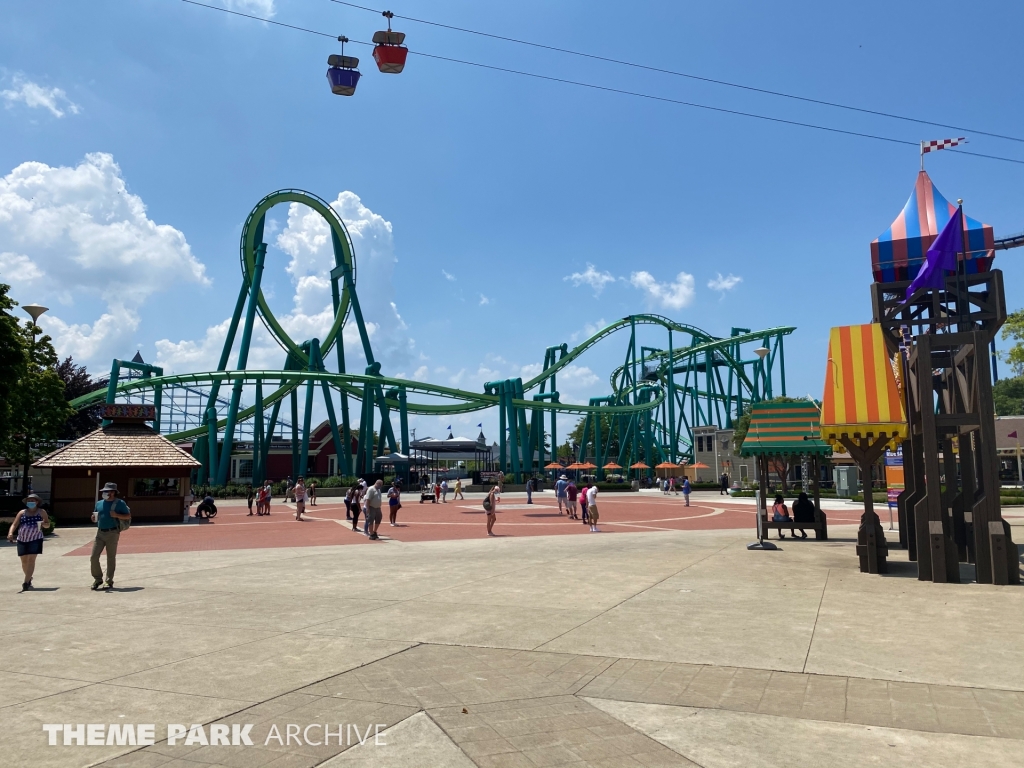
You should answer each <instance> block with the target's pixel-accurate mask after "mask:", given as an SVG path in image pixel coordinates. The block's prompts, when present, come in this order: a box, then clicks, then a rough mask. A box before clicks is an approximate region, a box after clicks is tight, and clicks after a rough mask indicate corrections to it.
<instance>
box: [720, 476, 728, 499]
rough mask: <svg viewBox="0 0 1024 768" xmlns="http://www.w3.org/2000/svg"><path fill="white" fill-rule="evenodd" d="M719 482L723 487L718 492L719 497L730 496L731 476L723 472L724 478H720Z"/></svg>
mask: <svg viewBox="0 0 1024 768" xmlns="http://www.w3.org/2000/svg"><path fill="white" fill-rule="evenodd" d="M719 482H720V483H721V485H722V487H721V489H720V490H719V491H718V495H719V496H728V495H729V475H728V474H727V473H725V472H723V473H722V476H721V477H720V478H719Z"/></svg>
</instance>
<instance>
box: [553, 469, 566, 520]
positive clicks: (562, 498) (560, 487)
mask: <svg viewBox="0 0 1024 768" xmlns="http://www.w3.org/2000/svg"><path fill="white" fill-rule="evenodd" d="M568 487H569V480H568V478H567V477H566V476H565V475H561V476H559V478H558V482H557V483H555V498H556V499H558V514H562V510H563V509H565V507H566V506H568V502H569V497H568V496H567V495H566V492H565V489H566V488H568Z"/></svg>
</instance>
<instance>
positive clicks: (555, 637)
mask: <svg viewBox="0 0 1024 768" xmlns="http://www.w3.org/2000/svg"><path fill="white" fill-rule="evenodd" d="M733 543H734V542H731V541H730V542H729V543H728V544H726V545H725V546H724V547H722V548H721V549H717V550H715V551H714V552H709V553H708V554H706V555H704V557H702V558H700V559H699V560H694V561H693V562H692V563H690V564H689V565H686V566H683V567H682V568H680V569H679V570H678V571H675V572H673V573H670V574H669V575H668V576H666V577H664V578H663V579H659V580H658V581H656V582H654V583H653V584H651V586H649V587H644V588H643V589H641V590H640V591H639V592H636V593H634V594H632V595H630V596H629V597H626V598H623V599H622V600H620V601H619V602H617V603H616V604H615V605H613V606H611V607H610V608H606V609H605V610H603V611H601V612H600V613H598V614H597V615H596V616H591V617H590V618H589V619H587V620H586V621H584V622H583V623H581V624H577V625H576V626H575V627H571V628H569V629H567V630H565V632H562V633H560V634H558V635H555V636H554V637H552V638H551V639H550V640H545V641H544V642H543V643H541V644H540V645H535V646H534V647H533V648H530V649H529V650H531V651H536V650H537V649H538V648H541V647H542V646H545V645H547V644H548V643H553V642H555V640H558V639H559V638H561V637H565V636H566V635H567V634H569V633H570V632H575V631H576V630H577V629H580V628H581V627H585V626H587V624H589V623H590V622H592V621H595V620H597V619H599V618H601V617H602V616H604V615H605V614H606V613H609V612H610V611H614V610H615V609H616V608H618V607H619V606H620V605H623V604H624V603H628V602H629V601H630V600H633V599H634V598H637V597H639V596H640V595H642V594H644V593H645V592H649V591H650V590H652V589H654V588H655V587H656V586H658V585H659V584H664V583H665V582H666V581H668V580H669V579H671V578H674V577H676V576H678V575H679V574H680V573H682V572H683V571H685V570H688V569H690V568H692V567H693V566H695V565H698V564H699V563H703V562H704V561H705V560H707V559H708V558H709V557H714V556H715V555H720V554H721V553H722V552H724V551H725V550H727V549H728V548H729V547H731V546H733ZM563 559H565V558H563ZM552 652H553V653H558V651H552Z"/></svg>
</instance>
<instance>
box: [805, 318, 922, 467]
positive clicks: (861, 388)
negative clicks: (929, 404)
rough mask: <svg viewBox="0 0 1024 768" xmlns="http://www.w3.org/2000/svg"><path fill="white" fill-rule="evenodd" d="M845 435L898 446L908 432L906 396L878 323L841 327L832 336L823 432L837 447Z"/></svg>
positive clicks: (892, 446) (833, 331) (822, 422)
mask: <svg viewBox="0 0 1024 768" xmlns="http://www.w3.org/2000/svg"><path fill="white" fill-rule="evenodd" d="M844 435H846V436H848V437H850V438H856V437H862V438H870V439H877V438H879V437H888V438H890V439H891V442H890V447H891V448H892V449H893V450H895V448H896V446H897V445H898V443H899V442H900V441H901V440H902V439H904V438H906V436H907V417H906V414H905V411H904V409H903V399H902V398H901V397H900V391H899V388H898V387H897V386H896V375H895V372H894V371H893V364H892V361H891V360H890V359H889V354H888V352H887V351H886V348H885V341H884V340H883V339H882V326H880V325H878V324H877V323H866V324H864V325H844V326H839V327H837V328H833V329H832V332H831V336H830V337H829V342H828V360H827V361H826V363H825V393H824V397H823V398H822V407H821V436H822V438H824V439H825V440H826V441H828V442H829V444H831V445H835V444H836V443H838V442H840V441H841V439H842V437H843V436H844Z"/></svg>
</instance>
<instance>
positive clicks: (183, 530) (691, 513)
mask: <svg viewBox="0 0 1024 768" xmlns="http://www.w3.org/2000/svg"><path fill="white" fill-rule="evenodd" d="M600 509H601V520H600V528H601V530H602V531H603V534H604V533H616V532H622V531H633V532H640V531H649V532H655V531H665V530H730V529H738V528H749V529H751V533H753V528H754V519H753V512H754V508H753V506H752V505H750V504H737V503H735V502H730V501H726V500H725V499H724V498H723V500H722V501H721V502H717V501H710V502H708V501H701V502H700V503H697V502H694V503H693V504H692V505H691V506H690V507H686V506H684V505H683V501H682V499H681V498H678V497H665V496H653V495H643V496H637V495H633V494H629V495H628V496H627V495H623V496H613V495H611V494H605V495H603V496H602V497H601V501H600ZM383 511H384V520H383V522H382V523H381V526H380V530H379V533H380V536H381V541H382V542H387V541H388V540H389V539H395V540H397V541H404V542H413V541H445V540H452V539H474V538H484V537H485V536H486V527H485V522H486V520H485V515H484V511H483V507H482V506H481V500H479V499H470V500H466V501H449V502H448V503H447V504H419V503H417V502H416V501H413V502H412V503H405V504H403V505H402V509H401V510H400V511H399V513H398V526H397V527H395V528H392V527H391V526H389V525H388V519H387V515H388V511H387V507H385V508H384V510H383ZM827 514H828V518H829V522H831V523H834V524H842V523H855V522H857V521H858V520H859V516H860V512H859V510H857V509H856V508H851V509H850V510H849V511H847V510H839V511H832V510H829V511H827ZM294 515H295V512H294V505H285V504H281V503H275V504H274V506H273V507H272V511H271V515H270V516H268V517H257V516H253V517H248V516H247V510H246V508H245V507H243V506H227V505H224V506H222V507H221V509H220V511H219V513H218V515H217V517H216V518H215V519H213V520H210V521H208V522H206V521H204V522H202V523H190V524H188V525H169V526H136V527H133V528H130V529H129V530H128V531H126V532H125V533H123V534H121V541H120V545H119V546H118V552H119V553H123V554H140V553H155V552H196V551H206V550H225V549H262V548H272V547H318V546H329V545H334V544H360V545H366V544H372V543H373V542H371V541H369V540H368V539H367V538H366V537H365V536H363V535H362V534H360V533H356V532H354V531H352V528H351V523H349V522H347V521H346V520H345V506H344V504H343V503H342V502H341V501H340V500H338V501H334V499H331V500H330V501H327V500H324V501H322V502H320V503H319V504H318V505H317V506H316V507H307V517H308V518H310V519H308V520H306V521H305V522H296V520H295V517H294ZM494 532H495V533H496V534H497V535H498V536H560V535H570V534H588V535H589V534H590V531H589V528H588V526H586V525H584V524H582V523H581V522H580V521H576V520H569V519H568V517H567V516H566V515H559V514H558V507H557V505H556V504H555V501H554V499H553V498H552V497H550V496H548V497H546V498H545V497H543V496H542V497H541V498H540V499H539V500H538V501H536V502H535V503H534V504H533V505H532V506H527V505H526V499H525V498H521V499H520V498H507V497H506V498H505V499H504V500H503V501H502V502H501V504H499V505H498V520H497V523H496V524H495V526H494ZM603 534H602V535H603ZM91 547H92V545H91V544H89V545H86V546H83V547H79V548H78V549H75V550H73V551H71V552H69V553H68V554H69V555H88V554H89V553H90V551H91Z"/></svg>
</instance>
